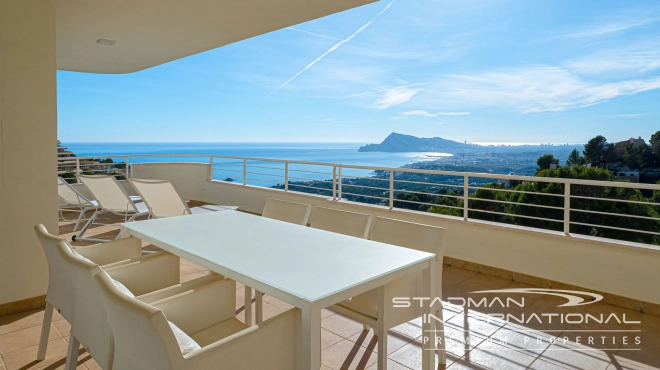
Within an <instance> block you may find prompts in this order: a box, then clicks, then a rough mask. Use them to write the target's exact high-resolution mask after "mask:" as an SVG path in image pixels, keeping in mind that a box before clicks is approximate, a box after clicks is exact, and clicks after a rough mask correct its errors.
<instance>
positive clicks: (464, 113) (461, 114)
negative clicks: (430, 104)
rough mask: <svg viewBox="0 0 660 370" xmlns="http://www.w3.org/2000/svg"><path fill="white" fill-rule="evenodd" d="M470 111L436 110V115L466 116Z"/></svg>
mask: <svg viewBox="0 0 660 370" xmlns="http://www.w3.org/2000/svg"><path fill="white" fill-rule="evenodd" d="M469 114H470V112H438V113H436V114H435V115H436V116H467V115H469Z"/></svg>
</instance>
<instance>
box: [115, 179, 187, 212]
mask: <svg viewBox="0 0 660 370" xmlns="http://www.w3.org/2000/svg"><path fill="white" fill-rule="evenodd" d="M128 181H129V182H130V183H131V185H133V187H134V188H135V190H137V192H138V194H140V196H141V197H142V200H143V201H144V204H146V205H147V208H149V212H151V215H152V216H153V217H156V218H165V217H173V216H183V215H189V214H191V213H192V212H190V208H188V204H186V201H185V200H184V199H183V197H182V196H181V194H180V193H179V190H178V189H177V188H176V186H175V185H174V183H173V182H172V181H170V180H138V179H129V180H128Z"/></svg>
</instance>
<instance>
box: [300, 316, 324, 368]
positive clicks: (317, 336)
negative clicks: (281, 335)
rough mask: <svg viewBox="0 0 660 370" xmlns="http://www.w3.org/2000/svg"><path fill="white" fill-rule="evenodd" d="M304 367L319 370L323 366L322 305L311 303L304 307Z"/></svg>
mask: <svg viewBox="0 0 660 370" xmlns="http://www.w3.org/2000/svg"><path fill="white" fill-rule="evenodd" d="M301 357H302V361H303V363H302V367H301V369H303V370H318V369H319V368H320V367H321V306H319V304H318V303H310V304H309V306H307V307H304V308H303V309H302V356H301Z"/></svg>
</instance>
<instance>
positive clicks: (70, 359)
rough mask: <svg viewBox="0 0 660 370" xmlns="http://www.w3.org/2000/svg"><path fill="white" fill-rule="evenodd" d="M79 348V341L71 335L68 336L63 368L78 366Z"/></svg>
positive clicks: (71, 369)
mask: <svg viewBox="0 0 660 370" xmlns="http://www.w3.org/2000/svg"><path fill="white" fill-rule="evenodd" d="M79 350H80V342H79V341H78V339H77V338H76V337H75V336H73V334H72V335H71V336H70V337H69V351H68V352H67V354H66V365H65V366H64V370H76V367H78V351H79Z"/></svg>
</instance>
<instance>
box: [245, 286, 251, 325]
mask: <svg viewBox="0 0 660 370" xmlns="http://www.w3.org/2000/svg"><path fill="white" fill-rule="evenodd" d="M245 325H247V326H252V288H250V287H249V286H247V285H246V286H245Z"/></svg>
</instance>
